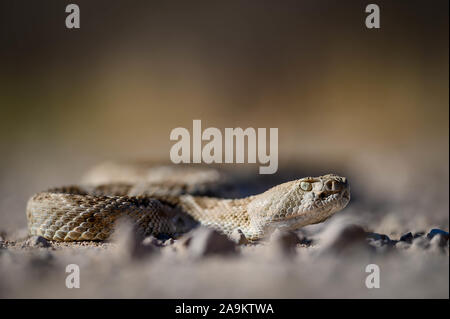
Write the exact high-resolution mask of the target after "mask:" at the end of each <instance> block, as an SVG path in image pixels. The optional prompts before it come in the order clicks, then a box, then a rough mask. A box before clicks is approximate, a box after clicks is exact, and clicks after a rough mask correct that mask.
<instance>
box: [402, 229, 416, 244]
mask: <svg viewBox="0 0 450 319" xmlns="http://www.w3.org/2000/svg"><path fill="white" fill-rule="evenodd" d="M413 239H414V236H413V234H412V233H411V232H409V233H407V234H404V235H402V237H400V241H404V242H407V243H408V244H411V243H412V241H413Z"/></svg>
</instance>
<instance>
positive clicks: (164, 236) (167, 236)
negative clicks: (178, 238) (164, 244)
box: [155, 234, 172, 241]
mask: <svg viewBox="0 0 450 319" xmlns="http://www.w3.org/2000/svg"><path fill="white" fill-rule="evenodd" d="M155 237H156V238H157V239H159V240H162V241H166V240H169V239H170V238H172V237H170V236H169V235H167V234H158V235H156V236H155Z"/></svg>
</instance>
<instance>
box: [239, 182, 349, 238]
mask: <svg viewBox="0 0 450 319" xmlns="http://www.w3.org/2000/svg"><path fill="white" fill-rule="evenodd" d="M349 201H350V186H349V183H348V181H347V179H346V178H345V177H341V176H338V175H335V174H328V175H324V176H319V177H305V178H302V179H298V180H294V181H291V182H287V183H284V184H281V185H278V186H275V187H273V188H271V189H269V190H268V191H266V192H264V193H262V194H261V195H258V196H255V200H253V201H252V203H250V204H249V210H248V212H249V216H250V220H251V222H252V223H253V227H254V228H255V229H259V230H260V232H263V233H266V232H267V231H272V230H274V229H276V228H280V229H285V230H294V229H297V228H300V227H303V226H306V225H311V224H317V223H320V222H322V221H324V220H326V219H327V218H329V217H330V216H332V215H333V214H334V213H336V212H338V211H340V210H341V209H343V208H344V207H345V206H347V204H348V202H349Z"/></svg>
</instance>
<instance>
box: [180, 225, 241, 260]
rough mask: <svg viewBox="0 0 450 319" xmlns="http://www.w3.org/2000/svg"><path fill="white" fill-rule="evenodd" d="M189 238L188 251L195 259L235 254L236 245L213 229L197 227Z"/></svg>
mask: <svg viewBox="0 0 450 319" xmlns="http://www.w3.org/2000/svg"><path fill="white" fill-rule="evenodd" d="M190 236H191V237H192V239H191V240H190V242H189V245H188V250H189V252H190V253H191V254H192V255H193V256H195V257H200V256H211V255H232V254H235V253H237V250H236V243H235V242H233V241H232V240H230V239H229V238H228V237H227V236H226V235H223V234H221V233H219V232H218V231H216V230H214V229H211V228H206V227H199V228H197V229H195V230H193V231H192V232H191V234H190Z"/></svg>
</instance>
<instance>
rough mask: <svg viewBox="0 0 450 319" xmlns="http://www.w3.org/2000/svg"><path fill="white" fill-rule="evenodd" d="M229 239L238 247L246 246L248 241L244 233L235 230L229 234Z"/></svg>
mask: <svg viewBox="0 0 450 319" xmlns="http://www.w3.org/2000/svg"><path fill="white" fill-rule="evenodd" d="M230 238H231V239H232V240H233V241H234V242H235V243H236V244H238V245H246V244H248V240H247V238H246V237H245V235H244V233H243V232H242V230H240V229H236V230H234V231H233V233H232V234H231V236H230Z"/></svg>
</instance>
